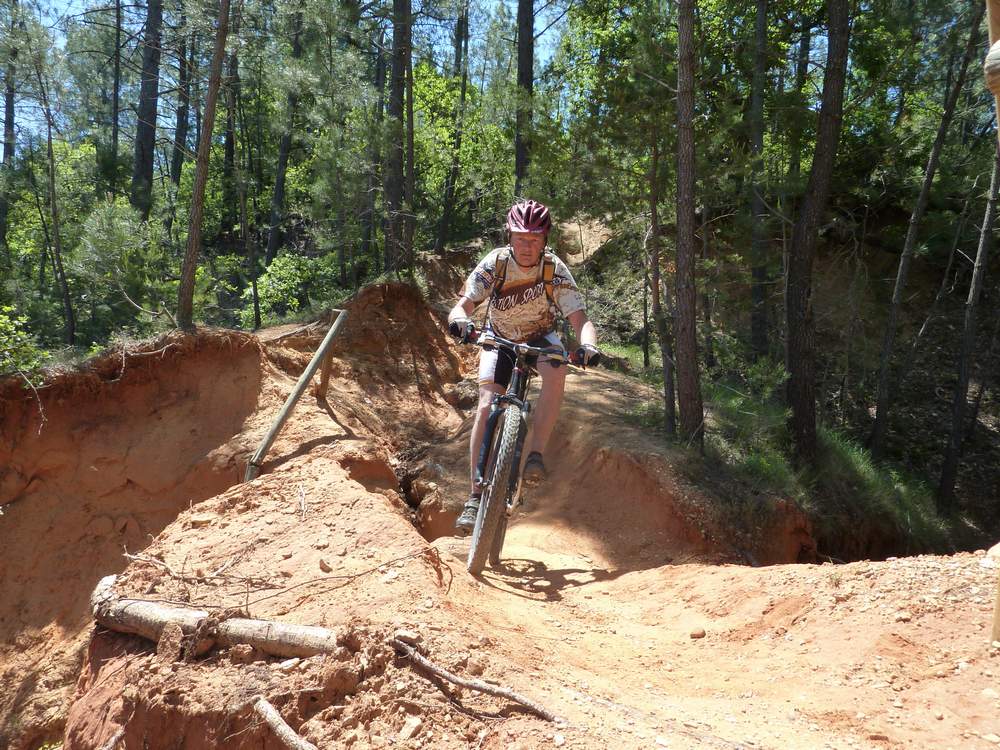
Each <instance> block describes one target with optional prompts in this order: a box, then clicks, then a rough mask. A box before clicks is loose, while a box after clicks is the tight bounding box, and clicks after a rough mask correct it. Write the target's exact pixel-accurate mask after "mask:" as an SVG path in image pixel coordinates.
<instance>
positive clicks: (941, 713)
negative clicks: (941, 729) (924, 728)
mask: <svg viewBox="0 0 1000 750" xmlns="http://www.w3.org/2000/svg"><path fill="white" fill-rule="evenodd" d="M934 718H935V719H937V720H938V721H942V720H943V719H944V711H935V712H934Z"/></svg>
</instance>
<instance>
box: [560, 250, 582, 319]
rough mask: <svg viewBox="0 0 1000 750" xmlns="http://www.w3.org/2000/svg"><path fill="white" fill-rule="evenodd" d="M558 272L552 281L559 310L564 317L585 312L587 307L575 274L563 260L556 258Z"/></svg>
mask: <svg viewBox="0 0 1000 750" xmlns="http://www.w3.org/2000/svg"><path fill="white" fill-rule="evenodd" d="M555 260H556V272H555V277H554V278H553V279H552V290H553V296H554V297H555V300H556V304H557V305H559V310H560V312H562V314H563V316H564V317H569V316H570V315H572V314H573V313H575V312H577V311H579V310H583V309H584V307H585V305H584V302H583V295H582V294H581V293H580V289H579V288H578V287H577V285H576V281H575V280H574V279H573V274H572V273H570V270H569V268H568V267H567V266H566V264H565V263H563V261H562V259H560V258H558V257H556V259H555Z"/></svg>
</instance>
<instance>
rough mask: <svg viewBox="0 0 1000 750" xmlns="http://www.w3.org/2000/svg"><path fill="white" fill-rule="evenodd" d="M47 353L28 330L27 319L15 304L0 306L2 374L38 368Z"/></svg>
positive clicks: (0, 372) (0, 365)
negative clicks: (14, 306)
mask: <svg viewBox="0 0 1000 750" xmlns="http://www.w3.org/2000/svg"><path fill="white" fill-rule="evenodd" d="M44 359H45V355H44V353H43V352H42V351H41V350H40V349H39V348H38V346H37V345H36V344H35V342H34V340H33V338H32V336H31V334H29V333H28V331H27V319H26V318H25V317H24V316H23V315H17V313H16V312H15V310H14V308H13V306H11V305H3V306H0V374H3V375H5V374H8V373H12V372H27V371H29V370H33V369H35V368H37V367H38V366H39V365H41V363H42V362H43V361H44Z"/></svg>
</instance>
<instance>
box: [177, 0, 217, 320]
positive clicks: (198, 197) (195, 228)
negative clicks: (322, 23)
mask: <svg viewBox="0 0 1000 750" xmlns="http://www.w3.org/2000/svg"><path fill="white" fill-rule="evenodd" d="M228 33H229V0H219V20H218V26H217V28H216V32H215V49H214V50H213V51H212V67H211V69H210V71H209V77H208V92H207V93H206V96H205V112H204V122H203V124H202V129H201V140H200V141H199V142H198V157H197V160H196V163H195V172H194V186H193V187H192V189H191V216H190V220H189V221H188V241H187V250H186V251H185V253H184V266H183V268H182V269H181V283H180V289H179V291H178V299H177V325H178V326H179V327H180V328H183V329H191V328H193V327H194V320H193V316H194V274H195V270H196V269H197V267H198V254H199V253H200V252H201V220H202V215H203V213H204V210H205V183H206V182H207V181H208V155H209V149H210V148H211V146H212V128H213V127H214V125H215V104H216V100H217V99H218V98H219V85H220V82H221V80H222V58H223V57H224V56H225V53H226V36H227V35H228Z"/></svg>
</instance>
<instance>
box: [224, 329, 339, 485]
mask: <svg viewBox="0 0 1000 750" xmlns="http://www.w3.org/2000/svg"><path fill="white" fill-rule="evenodd" d="M333 312H336V313H340V314H339V315H338V316H337V319H336V320H335V321H334V323H333V325H332V326H330V330H329V331H328V332H327V334H326V338H324V339H323V343H321V344H320V345H319V349H317V350H316V354H314V355H313V358H312V361H311V362H309V366H308V367H307V368H306V370H305V372H303V373H302V376H301V377H300V378H299V382H298V383H296V384H295V389H294V390H293V391H292V393H291V395H289V397H288V399H287V400H286V401H285V405H284V406H282V407H281V412H280V413H279V414H278V416H277V418H276V419H275V420H274V424H272V425H271V429H270V430H268V431H267V435H265V436H264V440H263V441H261V444H260V447H259V448H258V449H257V452H256V453H254V454H253V458H251V459H250V463H248V464H247V470H246V474H244V475H243V481H244V482H249V481H250V480H251V479H256V478H257V475H258V474H260V467H261V464H262V463H263V461H264V456H266V455H267V452H268V451H269V450H270V449H271V445H272V444H273V443H274V441H275V439H276V438H277V437H278V433H279V432H281V428H282V427H284V426H285V421H286V420H287V419H288V417H289V416H290V415H291V413H292V409H294V408H295V404H296V402H298V400H299V398H300V397H301V396H302V394H303V392H304V391H305V389H306V386H308V385H309V381H310V380H312V377H313V375H315V374H316V370H317V369H319V366H320V364H321V363H322V362H324V360H326V359H327V357H326V355H327V353H328V352H329V351H330V345H331V344H332V343H333V339H334V338H335V337H336V335H337V333H338V332H339V331H340V329H341V328H342V327H343V325H344V323H345V322H346V321H347V310H334V311H333Z"/></svg>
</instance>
